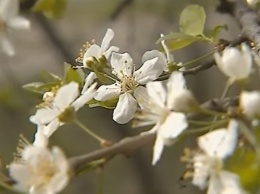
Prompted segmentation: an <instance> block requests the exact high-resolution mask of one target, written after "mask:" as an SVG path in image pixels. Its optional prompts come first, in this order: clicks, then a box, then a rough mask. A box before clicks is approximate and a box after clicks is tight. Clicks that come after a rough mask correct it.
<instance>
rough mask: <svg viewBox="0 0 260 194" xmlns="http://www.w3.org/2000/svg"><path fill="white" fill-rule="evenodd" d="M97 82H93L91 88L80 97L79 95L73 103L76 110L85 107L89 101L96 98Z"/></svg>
mask: <svg viewBox="0 0 260 194" xmlns="http://www.w3.org/2000/svg"><path fill="white" fill-rule="evenodd" d="M96 85H97V84H96V83H94V84H92V86H90V88H89V89H88V90H87V91H86V92H84V93H83V94H82V95H81V96H80V97H78V98H77V99H76V100H75V101H74V102H73V103H72V106H73V107H74V109H75V111H78V110H79V109H80V108H81V107H83V106H84V105H85V104H86V103H87V102H89V101H90V100H91V99H93V98H94V96H95V95H96V90H95V87H96Z"/></svg>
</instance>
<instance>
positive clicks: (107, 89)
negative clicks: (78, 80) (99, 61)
mask: <svg viewBox="0 0 260 194" xmlns="http://www.w3.org/2000/svg"><path fill="white" fill-rule="evenodd" d="M120 92H121V86H120V84H118V83H115V84H112V85H103V86H100V87H99V88H98V89H97V92H96V93H97V94H96V96H95V99H96V100H99V101H106V100H109V99H112V98H115V97H117V96H119V94H120Z"/></svg>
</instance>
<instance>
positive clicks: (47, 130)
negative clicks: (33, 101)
mask: <svg viewBox="0 0 260 194" xmlns="http://www.w3.org/2000/svg"><path fill="white" fill-rule="evenodd" d="M95 86H96V84H92V85H91V86H90V87H89V88H88V86H84V90H85V91H84V92H83V93H82V94H81V95H80V94H79V85H78V83H76V82H70V83H69V84H66V85H64V86H62V87H61V88H59V90H58V91H57V93H56V95H55V97H54V98H53V101H52V102H51V103H50V104H49V105H48V106H45V107H42V108H39V109H37V111H36V113H35V115H33V116H31V117H30V120H31V122H33V123H35V124H37V125H40V126H41V127H43V128H44V134H45V135H46V136H47V137H50V136H51V135H52V134H53V133H54V132H55V131H56V129H57V128H58V127H59V126H61V125H63V124H64V123H65V122H66V119H69V120H70V119H71V120H72V119H73V115H70V114H73V113H74V111H78V110H79V109H80V108H81V107H83V106H84V104H85V103H87V102H88V101H90V100H91V99H92V98H93V97H94V95H95V94H96V93H95V92H96V91H95ZM86 88H88V89H86ZM70 116H72V118H71V117H70Z"/></svg>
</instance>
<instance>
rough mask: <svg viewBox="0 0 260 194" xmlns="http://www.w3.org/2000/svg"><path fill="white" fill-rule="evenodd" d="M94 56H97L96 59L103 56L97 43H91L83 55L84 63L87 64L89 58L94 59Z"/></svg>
mask: <svg viewBox="0 0 260 194" xmlns="http://www.w3.org/2000/svg"><path fill="white" fill-rule="evenodd" d="M93 57H95V58H96V59H98V58H99V57H101V48H100V46H98V45H96V44H93V45H91V46H90V47H89V48H88V50H87V51H86V52H85V54H84V57H83V64H86V63H87V62H88V61H89V60H90V61H92V60H93Z"/></svg>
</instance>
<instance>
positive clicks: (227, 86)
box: [221, 82, 230, 99]
mask: <svg viewBox="0 0 260 194" xmlns="http://www.w3.org/2000/svg"><path fill="white" fill-rule="evenodd" d="M229 87H230V83H229V82H227V83H226V85H225V88H224V91H223V92H222V95H221V99H223V98H225V97H226V95H227V93H228V90H229Z"/></svg>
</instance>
